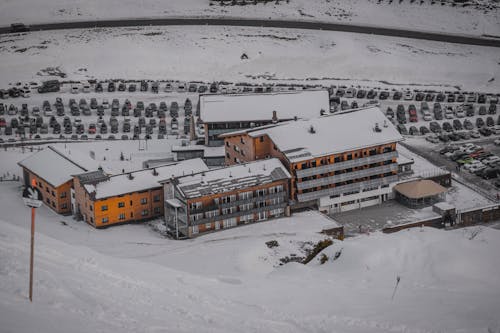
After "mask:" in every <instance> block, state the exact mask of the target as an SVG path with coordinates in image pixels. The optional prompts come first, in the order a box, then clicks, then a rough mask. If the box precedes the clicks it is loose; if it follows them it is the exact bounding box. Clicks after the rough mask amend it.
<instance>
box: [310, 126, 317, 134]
mask: <svg viewBox="0 0 500 333" xmlns="http://www.w3.org/2000/svg"><path fill="white" fill-rule="evenodd" d="M309 133H311V134H314V133H316V130H315V129H314V126H313V125H311V127H309Z"/></svg>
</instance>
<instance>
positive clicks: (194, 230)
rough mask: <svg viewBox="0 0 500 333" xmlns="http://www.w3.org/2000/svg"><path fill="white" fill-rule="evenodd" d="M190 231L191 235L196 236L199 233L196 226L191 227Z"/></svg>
mask: <svg viewBox="0 0 500 333" xmlns="http://www.w3.org/2000/svg"><path fill="white" fill-rule="evenodd" d="M191 229H192V231H193V234H197V233H198V232H199V230H198V226H197V225H193V226H192V228H191Z"/></svg>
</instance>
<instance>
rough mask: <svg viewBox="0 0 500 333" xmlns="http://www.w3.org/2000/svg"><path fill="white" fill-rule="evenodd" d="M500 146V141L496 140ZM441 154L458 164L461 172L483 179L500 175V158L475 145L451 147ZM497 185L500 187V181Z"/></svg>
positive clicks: (444, 149)
mask: <svg viewBox="0 0 500 333" xmlns="http://www.w3.org/2000/svg"><path fill="white" fill-rule="evenodd" d="M495 144H497V145H499V144H500V139H496V140H495ZM439 153H440V154H442V155H444V156H445V157H447V158H449V159H450V160H452V161H454V162H456V163H457V167H458V168H459V169H460V170H467V171H468V172H470V173H473V174H475V175H477V176H479V177H482V178H483V179H494V178H497V177H498V175H499V173H500V157H499V156H497V155H495V154H493V153H491V152H489V151H487V150H485V149H483V147H481V146H478V145H476V144H474V143H464V144H462V145H449V146H446V147H444V148H443V149H441V150H440V152H439ZM495 185H496V186H497V187H500V181H496V182H495Z"/></svg>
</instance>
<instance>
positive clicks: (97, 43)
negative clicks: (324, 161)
mask: <svg viewBox="0 0 500 333" xmlns="http://www.w3.org/2000/svg"><path fill="white" fill-rule="evenodd" d="M243 53H246V54H247V55H248V57H249V59H244V60H242V59H241V58H240V57H241V55H242V54H243ZM0 56H1V57H2V62H0V73H1V74H2V75H1V76H0V84H1V85H2V86H7V84H8V83H12V82H17V81H30V80H35V81H41V80H45V79H51V78H59V77H57V76H48V75H47V69H50V68H57V70H59V71H60V72H62V73H64V75H65V78H64V79H65V80H85V79H90V78H97V79H129V80H133V79H135V80H141V79H164V80H165V79H171V80H172V79H177V80H186V81H189V80H202V81H205V82H212V81H220V80H228V81H232V82H240V81H242V82H253V83H262V82H268V83H279V82H292V83H309V84H322V83H324V84H327V85H329V84H339V85H342V84H343V85H351V84H355V85H358V84H361V85H364V86H384V87H390V88H392V87H394V86H395V85H399V87H398V88H402V87H411V88H421V89H423V88H429V89H431V88H436V89H455V88H461V89H465V90H474V91H483V92H495V93H496V92H498V88H499V87H500V78H499V74H500V67H499V64H498V61H499V58H498V50H497V49H496V48H491V47H480V46H466V45H458V44H447V43H440V42H431V41H419V40H411V39H404V38H389V37H380V36H370V35H362V34H351V33H340V32H339V33H336V32H324V31H323V32H312V31H305V30H279V29H261V28H225V27H203V28H200V27H182V28H181V27H168V28H165V27H146V28H123V29H90V30H66V31H51V32H32V33H29V34H25V35H3V36H0ZM49 71H50V70H49Z"/></svg>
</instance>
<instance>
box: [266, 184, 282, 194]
mask: <svg viewBox="0 0 500 333" xmlns="http://www.w3.org/2000/svg"><path fill="white" fill-rule="evenodd" d="M279 192H283V185H277V186H273V187H270V188H269V193H279Z"/></svg>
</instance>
